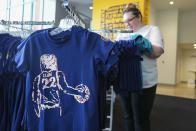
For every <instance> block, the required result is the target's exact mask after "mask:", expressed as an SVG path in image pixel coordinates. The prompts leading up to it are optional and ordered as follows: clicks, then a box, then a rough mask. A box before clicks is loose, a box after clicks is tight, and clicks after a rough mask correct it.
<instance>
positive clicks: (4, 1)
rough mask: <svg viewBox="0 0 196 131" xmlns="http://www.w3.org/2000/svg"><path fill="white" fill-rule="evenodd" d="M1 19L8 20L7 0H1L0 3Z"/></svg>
mask: <svg viewBox="0 0 196 131" xmlns="http://www.w3.org/2000/svg"><path fill="white" fill-rule="evenodd" d="M0 12H1V13H0V20H2V19H3V20H6V18H7V17H6V16H7V0H1V4H0Z"/></svg>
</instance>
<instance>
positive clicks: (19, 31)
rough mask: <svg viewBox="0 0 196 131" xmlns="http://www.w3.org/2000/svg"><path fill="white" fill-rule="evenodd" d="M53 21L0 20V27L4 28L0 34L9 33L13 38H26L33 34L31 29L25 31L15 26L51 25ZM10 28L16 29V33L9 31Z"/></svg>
mask: <svg viewBox="0 0 196 131" xmlns="http://www.w3.org/2000/svg"><path fill="white" fill-rule="evenodd" d="M53 24H54V21H5V20H0V25H3V26H5V29H3V30H0V33H9V34H12V35H14V36H21V37H27V36H28V35H29V34H31V33H32V32H33V30H32V28H31V29H25V28H23V27H17V25H53ZM10 28H14V29H16V31H10Z"/></svg>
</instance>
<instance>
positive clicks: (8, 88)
mask: <svg viewBox="0 0 196 131" xmlns="http://www.w3.org/2000/svg"><path fill="white" fill-rule="evenodd" d="M21 40H22V39H21V38H20V37H15V36H12V35H9V34H0V48H1V49H3V50H2V51H3V55H2V56H3V57H2V59H1V60H2V61H1V62H2V63H1V64H2V65H1V67H2V68H1V74H0V78H1V84H0V92H1V95H0V100H1V102H0V107H1V109H0V129H1V130H4V131H10V130H23V128H22V127H21V120H22V118H23V113H24V111H23V110H24V102H23V100H24V98H22V96H23V95H22V89H24V85H23V84H21V82H22V81H24V77H22V76H20V75H19V74H17V70H16V67H15V64H14V61H13V58H14V56H15V54H16V53H17V52H16V51H17V50H16V47H17V46H18V44H20V41H21ZM22 78H23V80H22Z"/></svg>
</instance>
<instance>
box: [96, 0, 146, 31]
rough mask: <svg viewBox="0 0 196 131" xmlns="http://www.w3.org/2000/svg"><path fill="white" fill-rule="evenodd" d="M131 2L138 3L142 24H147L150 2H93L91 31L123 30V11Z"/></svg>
mask: <svg viewBox="0 0 196 131" xmlns="http://www.w3.org/2000/svg"><path fill="white" fill-rule="evenodd" d="M132 2H136V3H138V5H139V8H140V10H141V13H142V15H143V23H144V24H149V12H150V11H149V10H150V0H93V16H92V29H93V30H104V29H112V30H121V29H124V28H125V27H124V24H123V9H124V7H125V5H126V4H128V3H132Z"/></svg>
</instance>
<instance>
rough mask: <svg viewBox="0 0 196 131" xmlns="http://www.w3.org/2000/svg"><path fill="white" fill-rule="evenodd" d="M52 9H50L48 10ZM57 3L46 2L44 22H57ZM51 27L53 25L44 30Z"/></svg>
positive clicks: (53, 0) (51, 0) (46, 26)
mask: <svg viewBox="0 0 196 131" xmlns="http://www.w3.org/2000/svg"><path fill="white" fill-rule="evenodd" d="M48 7H50V8H48ZM55 10H56V1H55V0H45V1H44V14H43V21H54V20H55ZM48 27H51V25H45V26H43V28H48Z"/></svg>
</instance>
